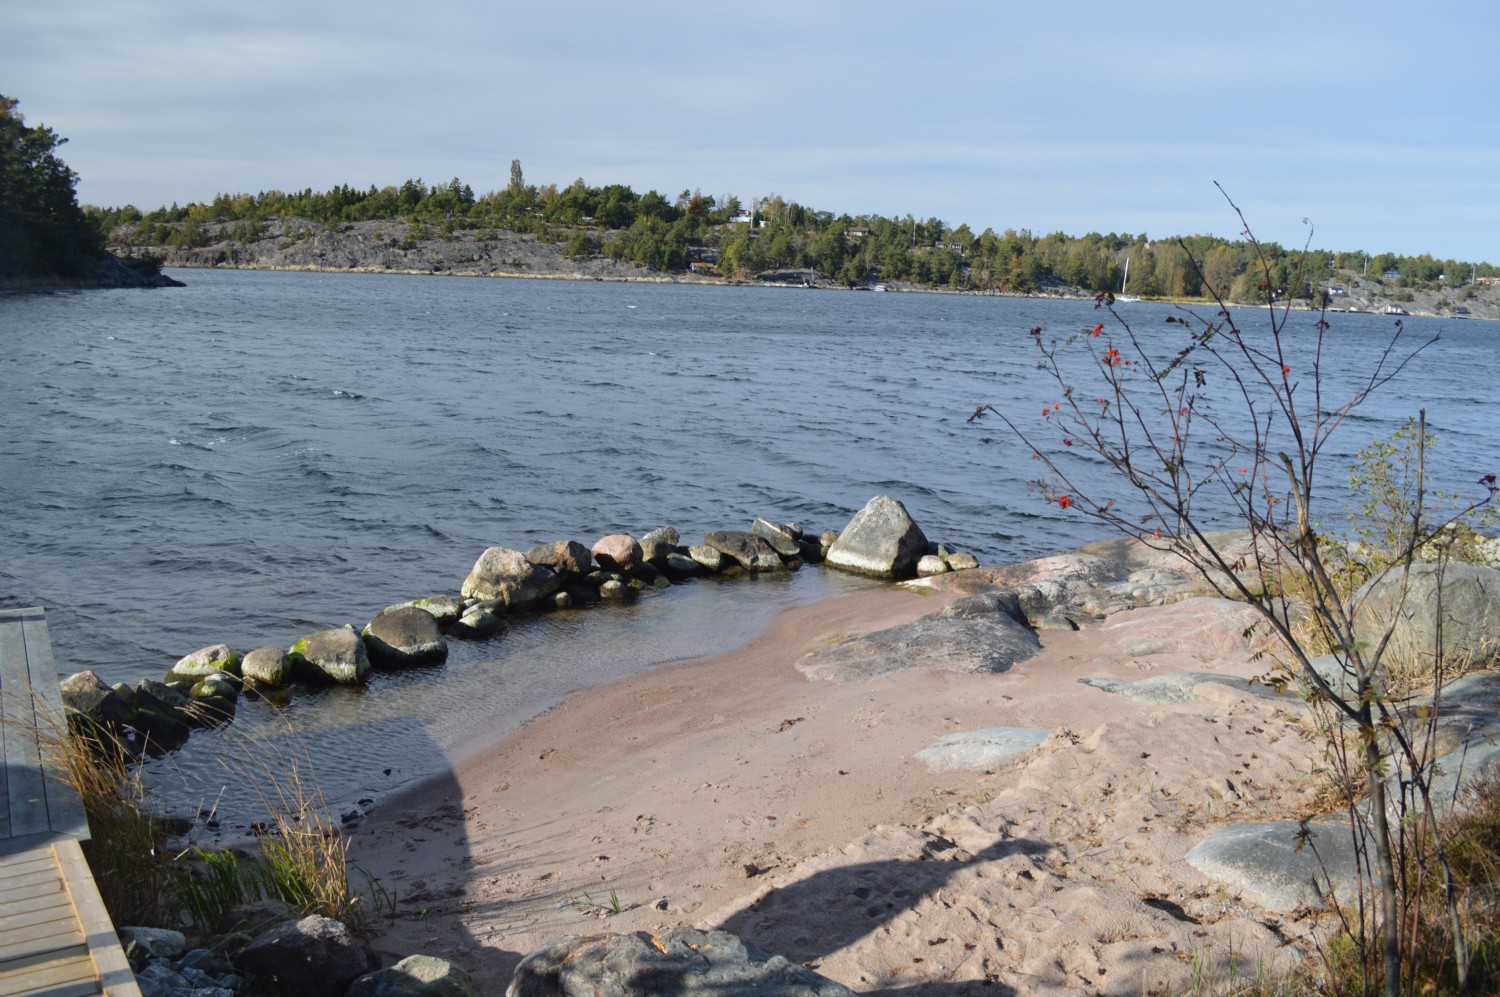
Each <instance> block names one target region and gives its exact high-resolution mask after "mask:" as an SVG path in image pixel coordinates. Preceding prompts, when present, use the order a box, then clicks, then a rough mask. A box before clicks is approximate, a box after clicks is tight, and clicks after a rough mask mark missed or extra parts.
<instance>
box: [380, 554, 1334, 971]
mask: <svg viewBox="0 0 1500 997" xmlns="http://www.w3.org/2000/svg"><path fill="white" fill-rule="evenodd" d="M968 574H969V573H967V572H961V573H958V574H955V575H952V576H948V582H947V584H946V585H942V584H939V585H936V586H931V587H928V588H925V589H917V590H913V589H910V588H906V587H901V586H892V587H890V588H888V589H880V590H874V591H869V592H862V593H857V594H853V595H849V596H843V597H840V598H837V599H833V600H830V601H827V602H823V603H820V604H817V605H813V606H808V607H803V608H800V609H796V610H793V611H790V612H788V613H786V614H784V615H783V616H781V617H779V618H778V619H777V620H776V621H775V622H774V623H773V625H772V626H771V627H770V628H769V629H768V630H767V632H765V633H764V634H763V635H761V636H760V637H759V638H758V639H756V640H755V641H754V642H752V643H751V644H750V645H749V646H747V647H744V648H741V649H738V650H735V651H733V652H730V653H727V654H723V655H719V656H715V657H712V658H709V659H707V660H703V661H699V662H695V663H690V664H685V665H679V666H675V667H670V668H667V669H664V670H661V671H656V672H652V673H649V674H646V675H641V676H638V677H635V678H631V679H629V680H626V681H623V682H619V683H616V684H614V685H610V686H607V687H605V688H601V689H597V690H593V691H590V692H588V693H585V694H583V695H580V696H579V697H577V698H575V699H573V700H571V701H569V702H567V703H565V704H564V705H562V706H560V707H558V708H556V709H554V710H552V711H551V712H549V713H547V714H545V715H543V716H541V717H539V718H538V719H536V720H534V721H533V722H531V723H530V724H529V725H527V726H526V727H524V728H523V729H522V730H520V731H519V732H517V733H516V734H514V735H512V736H510V737H507V738H506V739H504V740H503V741H501V742H499V743H498V744H494V745H490V746H482V747H480V748H479V749H477V750H475V751H474V752H473V753H472V754H471V755H470V756H469V757H465V758H462V759H459V760H457V761H456V762H455V764H454V767H453V771H452V772H451V774H450V775H445V776H443V777H440V778H438V779H435V780H433V781H431V782H429V783H427V784H425V785H423V786H422V787H420V788H419V789H418V790H415V791H413V792H411V793H408V794H406V795H404V796H402V797H399V798H395V799H393V800H390V801H388V802H386V803H385V804H383V805H382V806H381V807H380V808H379V809H378V810H377V811H376V812H375V813H374V814H372V815H371V817H370V818H369V819H368V820H367V821H366V822H365V824H364V825H363V826H362V827H360V828H359V829H358V830H357V831H356V832H355V833H354V835H353V842H352V849H351V859H352V861H353V862H354V863H355V864H357V865H358V866H359V868H361V869H363V870H365V871H366V872H367V873H369V874H371V875H373V876H375V877H377V878H378V879H379V880H380V882H381V883H382V884H383V885H384V886H385V887H386V888H388V889H391V890H394V891H395V893H396V896H397V898H398V903H399V915H398V916H397V917H396V918H395V919H392V920H387V919H383V918H382V919H377V923H376V924H375V926H374V927H375V938H374V943H373V944H374V947H375V949H376V951H377V953H378V954H379V955H380V956H381V957H382V959H383V960H384V961H385V962H386V963H389V962H391V961H393V960H395V959H397V958H400V957H401V956H403V955H407V954H410V953H413V952H425V953H428V954H434V955H442V956H445V957H447V958H450V959H453V960H454V961H456V962H458V963H459V964H460V965H462V966H464V967H465V968H466V969H467V970H468V971H469V972H470V973H471V974H473V976H474V977H475V979H476V981H477V982H478V983H479V985H480V989H481V992H483V993H500V992H502V991H503V989H504V987H505V985H506V984H507V982H508V981H509V979H510V976H511V973H512V971H513V970H514V967H515V965H516V964H517V962H518V961H519V960H520V959H521V958H522V956H524V955H525V954H527V953H529V952H531V951H533V950H534V949H536V948H538V947H540V946H541V945H543V944H544V943H546V942H547V941H549V940H550V939H552V938H555V937H557V936H561V935H579V934H591V933H599V932H632V931H652V930H659V929H662V928H666V927H671V926H676V925H687V926H693V927H700V928H723V929H725V930H728V931H732V932H734V933H736V934H738V935H740V936H742V937H744V938H746V939H747V940H750V941H753V942H755V943H757V944H759V945H761V946H762V947H764V948H766V949H769V950H771V951H772V952H776V953H780V954H782V955H785V956H786V957H787V958H789V959H791V960H793V961H794V962H799V963H805V964H807V965H808V966H810V967H812V968H814V969H816V970H817V971H818V972H820V973H822V974H824V975H825V976H828V977H830V978H832V979H834V980H837V981H838V982H840V983H843V984H844V985H846V986H848V987H850V988H851V989H853V990H855V991H858V992H862V993H894V992H897V991H907V992H911V993H918V992H920V993H923V994H961V993H976V994H977V993H986V994H994V993H1025V994H1049V993H1100V994H1106V993H1107V994H1140V993H1146V992H1151V991H1153V990H1161V989H1162V988H1165V987H1169V986H1180V985H1183V984H1185V983H1186V982H1187V981H1188V980H1189V979H1190V978H1192V977H1193V976H1194V974H1197V975H1198V976H1199V977H1201V976H1202V975H1203V974H1205V973H1211V974H1215V975H1217V976H1218V978H1220V979H1224V978H1227V977H1228V976H1229V975H1230V974H1231V973H1236V974H1238V975H1239V976H1241V977H1244V976H1245V975H1251V976H1253V975H1255V974H1256V973H1257V972H1266V971H1272V972H1274V971H1279V970H1280V971H1284V970H1286V969H1289V968H1291V967H1292V966H1294V965H1295V964H1296V963H1297V962H1298V961H1299V960H1300V959H1302V958H1303V957H1304V956H1305V954H1306V953H1305V948H1304V947H1303V945H1302V943H1304V942H1305V940H1306V935H1307V933H1308V931H1310V930H1311V926H1310V924H1308V923H1307V922H1305V921H1298V920H1295V919H1292V918H1290V917H1287V916H1283V915H1279V914H1275V913H1271V912H1268V911H1265V910H1262V909H1259V908H1257V907H1256V906H1255V905H1254V904H1252V903H1250V902H1248V901H1246V900H1244V899H1242V898H1241V897H1239V896H1237V895H1236V894H1235V893H1234V892H1233V891H1231V890H1228V889H1226V888H1225V887H1223V886H1221V885H1220V884H1217V883H1215V882H1214V881H1212V880H1210V879H1208V878H1207V877H1205V876H1203V875H1202V874H1201V873H1199V872H1198V871H1197V870H1195V869H1194V868H1193V867H1192V866H1190V865H1188V864H1187V863H1186V862H1185V861H1184V860H1183V856H1184V855H1185V854H1186V852H1187V851H1188V850H1189V849H1190V848H1192V847H1193V846H1194V845H1195V844H1196V843H1198V842H1199V841H1200V840H1202V838H1203V837H1204V835H1205V834H1206V833H1208V832H1209V831H1211V830H1212V829H1213V828H1214V827H1216V826H1219V825H1221V824H1223V823H1225V822H1228V821H1233V820H1253V819H1257V818H1263V817H1279V816H1283V815H1288V814H1295V813H1298V812H1299V808H1301V807H1302V806H1303V805H1304V804H1305V803H1306V801H1307V800H1308V798H1309V796H1310V794H1311V793H1313V792H1314V791H1315V790H1316V779H1315V778H1314V777H1313V767H1314V765H1313V763H1314V759H1315V757H1316V755H1317V747H1316V745H1313V744H1309V743H1308V742H1307V741H1306V740H1304V737H1303V734H1304V732H1305V731H1304V728H1303V726H1302V725H1301V721H1300V717H1301V708H1300V706H1299V704H1298V702H1297V700H1296V699H1295V698H1292V697H1276V696H1274V695H1271V694H1269V692H1268V690H1267V689H1266V688H1265V687H1263V686H1255V685H1253V684H1251V683H1250V682H1249V681H1248V680H1249V679H1250V678H1251V677H1253V676H1255V675H1259V674H1262V673H1264V672H1265V671H1266V670H1267V668H1268V662H1267V661H1266V660H1264V659H1261V660H1253V659H1254V656H1255V652H1256V651H1257V650H1258V649H1259V648H1258V645H1257V644H1256V643H1255V642H1254V640H1253V639H1247V638H1246V637H1245V636H1244V629H1245V625H1246V623H1247V621H1248V617H1246V616H1245V615H1244V614H1245V613H1246V612H1247V611H1246V610H1245V608H1244V607H1242V606H1236V605H1234V604H1229V603H1225V602H1223V601H1221V600H1217V599H1208V598H1192V599H1187V600H1185V601H1178V602H1173V603H1171V604H1169V605H1164V606H1155V607H1143V608H1137V609H1126V610H1124V611H1122V612H1118V613H1115V614H1113V615H1110V616H1109V617H1108V618H1107V619H1105V620H1102V621H1099V622H1096V623H1094V624H1093V625H1090V626H1086V627H1084V628H1083V629H1082V630H1079V631H1067V630H1046V631H1043V632H1041V634H1040V636H1041V640H1042V651H1041V653H1040V654H1038V655H1037V656H1036V657H1033V658H1031V659H1030V660H1027V661H1024V662H1022V663H1020V664H1019V665H1017V666H1016V667H1014V668H1013V669H1012V670H1010V671H1008V672H1006V673H1003V674H965V673H958V672H949V671H935V670H914V671H906V672H901V673H899V674H894V675H887V676H883V677H878V678H874V679H869V680H865V681H846V682H826V681H813V680H810V679H809V678H807V677H806V676H805V675H804V674H803V673H802V672H800V671H798V670H797V668H796V663H797V661H798V660H799V659H800V658H801V657H802V656H803V655H804V654H806V653H807V652H809V651H811V650H814V649H816V648H819V647H823V646H827V645H829V644H831V643H835V642H839V641H843V640H847V639H848V638H850V637H851V636H855V635H860V634H865V633H869V632H872V631H876V630H880V629H884V628H887V627H891V626H894V625H897V624H902V623H906V622H908V621H911V620H914V619H916V618H918V617H920V616H924V615H926V614H930V613H933V612H935V611H937V610H939V609H941V608H942V607H943V606H944V605H946V604H947V603H949V602H951V601H953V600H954V599H956V598H958V597H959V596H960V595H962V594H964V592H965V591H971V590H974V589H976V588H982V587H983V586H982V585H980V584H977V583H978V582H979V581H983V580H984V579H983V578H982V577H981V576H974V577H972V578H967V579H966V578H963V577H961V576H964V575H968ZM1186 673H1191V674H1192V675H1193V676H1195V677H1194V678H1193V679H1190V680H1188V681H1186V682H1185V683H1184V689H1185V690H1187V694H1185V695H1183V696H1181V697H1178V699H1179V700H1180V701H1172V702H1165V703H1159V704H1152V703H1142V702H1136V701H1134V700H1133V699H1131V698H1129V697H1127V696H1124V695H1120V694H1118V693H1117V692H1115V691H1106V688H1099V687H1097V686H1094V685H1087V684H1084V683H1083V682H1082V681H1081V680H1083V679H1091V680H1104V681H1103V682H1102V683H1101V684H1102V685H1105V686H1106V687H1110V682H1111V681H1113V682H1114V683H1121V682H1136V681H1139V680H1141V679H1145V678H1150V677H1161V676H1171V675H1179V674H1186ZM1114 688H1117V687H1114ZM1000 726H1005V727H1020V728H1031V729H1035V730H1038V731H1040V732H1043V734H1044V736H1045V740H1043V741H1042V742H1041V744H1040V745H1039V746H1038V747H1035V748H1034V749H1032V750H1030V751H1029V752H1026V753H1024V754H1022V755H1020V756H1019V757H1017V758H1015V759H1013V760H1010V761H1006V762H1005V763H1003V764H999V765H996V766H994V767H991V768H987V769H982V770H977V771H976V770H962V769H960V770H955V771H933V770H932V768H930V767H929V765H928V764H927V763H925V762H924V761H923V760H921V759H918V758H916V757H914V756H915V755H916V753H917V752H918V751H921V750H922V749H924V748H926V747H928V746H930V745H932V744H933V743H934V742H936V741H937V740H938V739H939V738H942V737H943V736H945V735H948V734H952V733H954V732H958V731H969V730H977V729H984V728H993V727H1000ZM616 899H617V900H618V906H619V907H620V908H623V909H622V910H620V911H619V912H618V913H612V912H611V911H612V910H613V908H614V907H615V901H616Z"/></svg>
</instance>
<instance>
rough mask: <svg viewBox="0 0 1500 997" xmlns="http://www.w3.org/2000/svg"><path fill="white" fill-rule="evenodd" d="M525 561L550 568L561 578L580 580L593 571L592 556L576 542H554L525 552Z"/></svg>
mask: <svg viewBox="0 0 1500 997" xmlns="http://www.w3.org/2000/svg"><path fill="white" fill-rule="evenodd" d="M526 560H528V561H530V562H531V563H532V564H540V565H541V566H542V567H544V568H551V569H552V570H553V571H555V572H557V573H558V574H559V575H561V576H562V577H563V578H580V577H582V576H583V575H586V574H588V573H589V572H590V571H593V570H594V555H593V553H592V552H590V550H589V549H588V548H587V547H585V546H584V545H583V544H581V543H579V542H578V541H577V540H554V541H553V542H552V543H549V544H542V545H541V546H540V547H533V548H531V550H529V551H527V552H526Z"/></svg>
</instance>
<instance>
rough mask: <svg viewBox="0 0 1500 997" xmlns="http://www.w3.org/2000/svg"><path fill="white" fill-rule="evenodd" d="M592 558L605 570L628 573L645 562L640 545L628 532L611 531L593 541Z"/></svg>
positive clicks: (639, 567)
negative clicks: (607, 534)
mask: <svg viewBox="0 0 1500 997" xmlns="http://www.w3.org/2000/svg"><path fill="white" fill-rule="evenodd" d="M593 553H594V560H596V561H598V562H599V567H601V568H603V569H604V570H605V571H618V572H620V573H621V574H625V575H630V574H634V573H635V572H637V571H640V570H641V565H643V564H645V563H646V559H645V555H644V554H643V553H642V551H641V545H640V544H639V543H637V542H636V539H635V537H633V536H631V535H630V534H628V533H611V534H610V535H609V536H607V537H600V538H599V539H598V540H597V541H596V542H595V543H594V552H593Z"/></svg>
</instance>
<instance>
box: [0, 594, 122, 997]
mask: <svg viewBox="0 0 1500 997" xmlns="http://www.w3.org/2000/svg"><path fill="white" fill-rule="evenodd" d="M62 716H63V711H62V695H61V692H60V691H59V689H58V676H57V666H56V665H55V663H54V662H53V659H52V641H51V638H50V637H49V636H48V634H47V617H46V614H45V613H44V612H43V611H42V610H40V609H10V610H0V752H3V755H0V761H3V763H4V764H3V768H0V771H3V779H4V783H3V785H0V796H3V800H0V802H3V804H4V806H3V808H0V994H3V995H5V997H85V995H90V994H108V995H111V997H140V989H139V988H138V987H137V986H136V983H135V976H134V975H133V974H132V973H131V971H130V965H129V963H127V962H126V961H125V953H124V952H123V951H122V950H121V949H120V941H119V939H118V937H116V935H115V929H114V927H113V926H112V925H111V924H110V921H109V915H108V914H107V913H106V912H105V910H104V903H103V901H101V900H100V898H99V890H98V887H97V886H95V885H94V878H93V876H92V874H90V872H89V867H88V864H87V862H85V861H84V857H83V850H82V848H81V847H80V845H79V842H80V841H81V840H84V839H86V838H88V836H89V827H88V818H87V817H86V816H85V814H84V812H83V805H82V803H81V802H80V801H79V799H78V796H77V794H75V793H74V792H73V791H72V790H71V789H70V788H68V787H66V786H64V785H62V784H61V783H58V782H56V781H54V780H52V779H50V778H48V775H47V764H46V753H45V751H44V750H43V745H42V736H41V734H40V733H39V731H41V730H46V729H47V727H48V725H49V724H55V723H57V722H60V721H61V719H62Z"/></svg>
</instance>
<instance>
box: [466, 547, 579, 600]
mask: <svg viewBox="0 0 1500 997" xmlns="http://www.w3.org/2000/svg"><path fill="white" fill-rule="evenodd" d="M561 584H562V580H561V579H560V578H559V577H558V574H557V572H555V571H553V570H552V569H551V568H545V567H543V566H542V565H540V564H534V563H532V562H531V561H529V560H527V559H526V555H525V554H522V553H521V552H520V551H518V550H511V549H509V548H508V547H490V548H489V549H487V550H486V551H485V552H484V553H483V554H480V555H479V560H477V561H475V562H474V567H473V569H471V570H470V571H469V577H468V578H465V579H464V587H463V596H464V598H465V599H483V600H489V599H498V600H500V601H501V602H502V603H504V604H505V608H506V609H508V610H510V611H511V612H522V611H524V610H527V609H531V608H532V607H533V606H535V605H536V604H537V603H539V602H541V601H542V600H543V599H545V598H546V597H547V596H550V595H551V594H552V593H553V592H556V591H557V590H558V588H559V587H560V586H561Z"/></svg>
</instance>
